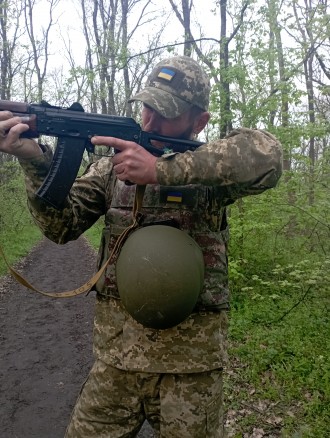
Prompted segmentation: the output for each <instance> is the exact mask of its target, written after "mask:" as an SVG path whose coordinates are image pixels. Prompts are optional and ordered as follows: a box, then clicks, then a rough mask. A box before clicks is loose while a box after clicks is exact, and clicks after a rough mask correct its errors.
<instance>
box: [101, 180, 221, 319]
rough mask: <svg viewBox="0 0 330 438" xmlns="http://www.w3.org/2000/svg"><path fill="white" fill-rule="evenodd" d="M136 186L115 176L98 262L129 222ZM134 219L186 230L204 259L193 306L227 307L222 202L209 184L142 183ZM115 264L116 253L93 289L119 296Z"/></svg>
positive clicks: (114, 243)
mask: <svg viewBox="0 0 330 438" xmlns="http://www.w3.org/2000/svg"><path fill="white" fill-rule="evenodd" d="M135 191H136V186H130V185H126V184H125V183H124V182H122V181H119V180H117V181H116V184H115V187H114V191H113V196H112V198H111V200H110V201H109V205H108V206H107V214H106V217H105V228H104V230H103V233H102V241H101V245H100V251H99V255H98V266H99V267H100V266H101V265H102V264H103V263H104V262H105V261H106V260H107V258H108V257H109V254H110V253H111V251H112V250H113V248H114V246H115V245H116V242H117V240H118V238H119V237H120V236H121V234H122V233H123V231H124V230H125V229H126V228H127V227H129V226H130V224H131V223H132V208H133V205H134V201H135ZM137 220H138V222H139V226H141V227H144V226H149V225H154V224H157V225H158V224H163V225H170V226H174V227H177V228H179V229H181V230H182V231H186V232H187V233H188V234H189V235H190V236H191V237H192V238H193V239H194V240H195V241H196V242H197V244H198V245H199V246H200V248H201V250H202V252H203V257H204V263H205V279H204V287H203V290H202V293H201V294H200V297H199V299H198V302H197V307H196V310H200V311H202V310H215V311H216V310H221V309H226V308H228V301H229V296H228V266H227V241H228V226H227V221H226V210H225V207H222V206H221V205H220V201H219V197H217V195H216V190H215V189H214V188H212V187H206V186H202V185H188V186H175V187H170V186H160V185H147V186H146V189H145V193H144V197H143V202H142V208H141V209H140V211H139V213H138V216H137ZM115 265H116V257H115V258H114V260H113V263H111V264H110V265H108V266H107V268H106V269H105V271H104V273H103V275H102V277H101V278H100V279H99V281H98V282H97V284H96V290H97V292H98V293H99V294H101V295H105V296H110V297H113V298H117V299H118V298H119V294H118V289H117V284H116V277H115ZM127 275H129V272H128V273H127Z"/></svg>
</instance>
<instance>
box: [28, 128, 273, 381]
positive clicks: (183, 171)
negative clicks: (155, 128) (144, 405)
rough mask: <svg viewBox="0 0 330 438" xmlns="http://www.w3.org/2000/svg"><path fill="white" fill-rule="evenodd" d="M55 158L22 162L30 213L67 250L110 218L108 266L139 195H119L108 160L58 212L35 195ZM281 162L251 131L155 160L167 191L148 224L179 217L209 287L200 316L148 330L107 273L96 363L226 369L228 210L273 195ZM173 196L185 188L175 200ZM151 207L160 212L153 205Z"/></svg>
mask: <svg viewBox="0 0 330 438" xmlns="http://www.w3.org/2000/svg"><path fill="white" fill-rule="evenodd" d="M50 159H51V153H50V151H49V152H47V153H46V154H44V155H43V156H42V157H38V158H36V159H34V160H21V164H22V166H23V168H24V170H25V172H26V175H27V180H26V181H27V182H26V184H27V193H28V199H29V207H30V210H31V213H32V215H33V217H34V219H35V221H36V223H37V224H38V226H39V227H40V229H41V230H42V231H43V233H44V234H45V235H46V236H47V237H48V238H49V239H51V240H53V241H55V242H57V243H62V244H63V243H65V242H67V241H69V240H72V239H76V238H78V237H79V236H80V235H81V234H82V233H83V232H84V231H85V230H86V229H88V228H89V227H90V226H91V225H92V224H93V223H94V222H95V221H96V220H97V219H98V218H99V217H100V216H102V215H105V222H106V226H105V230H104V233H103V238H102V243H101V248H100V254H99V262H101V261H102V259H103V258H104V256H105V254H106V253H107V251H108V250H109V249H110V248H111V246H112V244H113V241H114V240H115V238H116V235H118V232H119V231H120V228H121V227H123V226H125V225H126V224H129V223H130V222H131V218H132V216H131V215H132V206H131V205H130V202H131V201H130V199H131V198H132V192H130V191H129V190H127V191H125V192H123V193H122V194H118V188H120V187H121V185H120V184H119V183H118V184H117V181H116V178H115V176H114V174H113V172H112V163H111V160H110V159H109V158H103V159H101V160H99V161H98V162H96V163H95V164H93V165H92V166H90V167H89V168H88V169H87V170H86V172H85V174H84V175H83V176H82V177H80V178H78V179H77V181H76V182H75V184H74V186H73V188H72V190H71V192H70V196H69V197H68V199H67V201H66V204H65V206H64V208H63V210H61V211H58V210H55V209H54V208H51V207H49V206H46V205H45V204H43V203H42V202H41V201H40V200H39V199H37V198H36V197H35V195H34V193H35V191H36V189H37V188H38V187H39V185H40V184H41V182H42V180H43V179H44V177H45V175H46V173H47V170H48V168H49V164H50ZM281 159H282V155H281V146H280V144H279V143H278V141H277V140H276V139H275V138H274V137H273V136H272V135H271V134H269V133H267V132H263V131H259V130H253V129H239V130H235V131H233V132H232V133H231V134H230V135H229V136H228V137H227V138H226V139H223V140H218V141H214V142H212V143H209V144H206V145H203V146H201V147H199V148H198V149H197V150H196V151H195V152H186V153H184V154H169V155H167V156H163V157H161V158H159V159H157V164H156V167H157V176H158V179H159V182H160V186H157V185H155V186H150V187H148V191H147V194H146V199H145V203H146V206H145V207H143V214H145V218H144V220H145V221H148V220H151V221H156V220H163V219H164V218H165V219H168V218H169V217H172V216H173V217H174V219H176V220H177V221H179V225H180V227H182V228H183V229H185V230H187V231H188V232H189V233H190V234H192V235H193V237H194V238H195V240H196V241H197V242H198V243H199V245H200V246H201V247H202V249H203V254H204V260H205V264H206V270H207V274H206V277H205V287H204V289H203V292H202V294H201V296H200V300H199V304H198V308H196V311H195V312H194V313H193V314H192V315H191V317H190V318H188V319H187V320H186V321H184V322H183V323H182V324H180V325H179V326H177V327H176V328H173V329H169V330H164V331H157V330H151V329H146V328H144V327H142V326H138V325H137V323H136V322H135V321H133V320H132V319H130V318H129V317H128V316H127V314H126V313H125V311H124V309H122V306H121V305H120V301H119V300H118V299H117V296H116V290H115V283H114V281H113V279H111V275H112V274H111V269H113V268H112V267H109V270H108V271H107V272H106V275H105V276H104V278H103V279H102V281H101V282H99V283H98V284H97V291H98V293H99V296H98V298H97V305H96V316H95V339H94V351H95V353H96V356H97V357H99V358H101V359H102V360H103V361H104V362H107V363H109V364H112V365H114V366H116V367H119V368H122V369H134V370H136V371H144V372H163V371H164V369H165V370H166V368H167V367H168V370H171V371H170V372H176V373H182V372H187V373H189V372H203V371H206V370H210V369H216V368H218V367H221V366H223V362H224V360H225V351H226V347H225V339H226V330H225V327H226V324H225V322H224V317H223V316H222V314H223V313H224V312H223V310H222V309H227V308H228V301H229V297H228V272H227V253H226V251H227V238H228V228H227V224H226V220H225V208H226V205H228V204H230V203H232V202H234V201H235V200H236V199H238V198H240V197H243V196H247V195H252V194H258V193H262V192H263V191H265V190H267V189H270V188H272V187H275V185H276V184H277V181H278V179H279V177H280V175H281V170H282V163H281ZM182 186H186V187H182ZM172 188H179V189H180V190H179V191H176V193H170V192H171V191H172ZM168 189H170V192H169V190H168ZM181 189H182V190H181ZM190 189H193V190H191V193H190V192H189V190H190ZM180 193H181V195H182V202H172V201H171V199H173V198H174V200H176V201H178V199H179V200H180V196H181V195H180ZM164 196H165V197H166V198H164ZM168 196H170V198H169V199H167V197H168ZM172 196H173V198H172ZM184 196H186V201H184ZM125 197H126V198H125ZM164 199H165V200H168V202H164ZM156 200H157V202H156ZM148 202H149V204H148ZM152 202H156V204H155V205H154V206H152V205H151V204H152ZM167 349H168V354H167V353H166V350H167Z"/></svg>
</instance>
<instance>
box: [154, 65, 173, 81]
mask: <svg viewBox="0 0 330 438" xmlns="http://www.w3.org/2000/svg"><path fill="white" fill-rule="evenodd" d="M174 76H175V71H173V70H170V69H169V68H165V67H163V68H162V69H161V70H160V72H159V73H158V76H157V77H158V78H161V79H165V80H166V81H169V82H171V80H172V79H173V78H174Z"/></svg>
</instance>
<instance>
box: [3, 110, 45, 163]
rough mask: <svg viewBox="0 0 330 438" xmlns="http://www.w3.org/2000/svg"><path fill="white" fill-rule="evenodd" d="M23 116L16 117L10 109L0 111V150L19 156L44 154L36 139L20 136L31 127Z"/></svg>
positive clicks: (32, 156) (26, 156) (30, 156)
mask: <svg viewBox="0 0 330 438" xmlns="http://www.w3.org/2000/svg"><path fill="white" fill-rule="evenodd" d="M23 122H24V119H23V120H22V118H21V117H14V116H13V114H12V113H11V112H10V111H0V152H5V153H6V154H10V155H14V156H15V157H17V158H34V157H37V156H38V155H41V154H42V150H41V148H40V146H39V145H38V143H37V142H36V141H35V140H32V139H30V138H20V135H21V134H22V133H23V132H25V131H27V130H28V129H29V125H27V124H25V123H23Z"/></svg>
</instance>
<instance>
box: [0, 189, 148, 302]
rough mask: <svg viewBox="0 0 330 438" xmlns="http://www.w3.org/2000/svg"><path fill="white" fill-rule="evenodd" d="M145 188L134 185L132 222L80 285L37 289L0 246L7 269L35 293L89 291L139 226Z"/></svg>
mask: <svg viewBox="0 0 330 438" xmlns="http://www.w3.org/2000/svg"><path fill="white" fill-rule="evenodd" d="M145 188H146V186H145V185H143V186H140V185H137V186H136V190H135V197H134V205H133V211H132V216H133V221H132V224H131V225H130V226H128V227H127V228H125V230H124V231H123V232H122V233H121V235H120V236H119V237H118V239H117V242H116V244H115V246H114V248H113V250H112V251H111V254H110V256H109V258H108V260H106V262H105V263H104V264H103V266H102V267H101V268H100V269H99V271H98V272H97V273H96V274H94V275H93V277H92V278H90V279H89V280H88V281H87V282H86V283H85V284H83V285H82V286H80V287H78V288H77V289H73V290H69V291H64V292H46V291H42V290H40V289H37V288H36V287H34V286H32V285H31V284H30V283H29V282H28V280H26V279H25V278H24V277H23V276H22V275H21V274H20V273H19V272H17V271H15V269H13V268H12V267H11V266H10V264H9V263H8V261H7V258H6V256H5V254H4V252H3V250H2V248H1V246H0V254H1V256H2V257H3V259H4V261H5V264H6V265H7V267H8V269H9V272H10V273H11V275H12V276H13V277H14V278H15V279H16V280H17V281H18V282H19V283H21V284H22V285H23V286H25V287H27V288H28V289H30V290H32V291H34V292H37V293H39V294H41V295H45V296H47V297H53V298H70V297H74V296H76V295H81V294H83V293H88V292H89V291H90V289H91V288H92V287H93V286H94V285H95V284H96V283H97V281H98V280H99V278H100V277H101V275H102V274H103V272H104V270H105V268H106V267H107V266H108V264H109V263H111V262H112V259H113V258H114V256H115V255H117V254H118V253H119V251H120V249H121V247H122V245H123V243H124V242H125V240H126V239H127V237H128V236H129V234H130V233H131V232H132V231H133V230H135V229H136V228H137V227H138V226H139V220H140V209H141V207H142V202H143V197H144V192H145Z"/></svg>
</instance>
